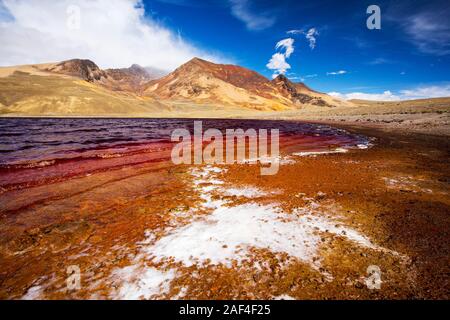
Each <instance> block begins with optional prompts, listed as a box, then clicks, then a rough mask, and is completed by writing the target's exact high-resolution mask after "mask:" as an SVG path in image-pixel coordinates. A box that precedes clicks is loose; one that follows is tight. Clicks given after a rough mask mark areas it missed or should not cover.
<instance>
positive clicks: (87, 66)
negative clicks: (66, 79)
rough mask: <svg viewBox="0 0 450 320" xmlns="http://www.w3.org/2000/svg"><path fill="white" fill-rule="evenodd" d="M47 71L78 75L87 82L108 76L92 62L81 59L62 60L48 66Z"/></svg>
mask: <svg viewBox="0 0 450 320" xmlns="http://www.w3.org/2000/svg"><path fill="white" fill-rule="evenodd" d="M47 71H50V72H56V73H62V74H66V75H70V76H75V77H79V78H81V79H83V80H86V81H88V82H94V81H100V80H101V79H102V78H107V77H108V75H107V73H106V72H105V71H103V70H101V69H100V68H99V67H98V66H97V65H96V64H95V63H94V62H92V61H91V60H82V59H73V60H68V61H63V62H61V63H58V64H57V65H55V66H52V67H50V68H48V69H47Z"/></svg>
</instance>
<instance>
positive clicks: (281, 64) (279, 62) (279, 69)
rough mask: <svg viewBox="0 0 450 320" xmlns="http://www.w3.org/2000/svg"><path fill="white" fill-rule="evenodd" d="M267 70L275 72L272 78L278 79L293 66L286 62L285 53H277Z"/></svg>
mask: <svg viewBox="0 0 450 320" xmlns="http://www.w3.org/2000/svg"><path fill="white" fill-rule="evenodd" d="M267 68H269V69H270V70H275V71H274V74H273V75H272V77H276V76H277V75H279V74H285V73H286V71H287V70H288V69H290V68H291V66H290V64H289V63H287V62H286V57H285V56H284V54H283V53H275V54H274V55H273V56H272V58H271V59H270V61H269V63H268V64H267Z"/></svg>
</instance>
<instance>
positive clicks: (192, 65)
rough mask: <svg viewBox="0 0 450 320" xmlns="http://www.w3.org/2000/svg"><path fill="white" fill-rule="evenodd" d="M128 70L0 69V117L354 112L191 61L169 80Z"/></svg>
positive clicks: (297, 89) (87, 66)
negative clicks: (337, 110)
mask: <svg viewBox="0 0 450 320" xmlns="http://www.w3.org/2000/svg"><path fill="white" fill-rule="evenodd" d="M163 74H164V73H163V72H162V71H160V70H157V69H149V68H144V67H141V66H139V65H136V64H134V65H132V66H131V67H129V68H121V69H106V70H102V69H101V68H100V67H99V66H97V65H96V64H95V63H94V62H93V61H91V60H83V59H73V60H67V61H62V62H58V63H47V64H36V65H25V66H15V67H1V68H0V114H2V115H9V116H15V115H16V116H17V115H19V116H20V115H33V116H67V115H71V116H95V115H99V116H102V115H113V116H135V115H136V116H146V115H149V116H150V115H156V114H158V115H159V116H180V115H183V116H192V115H193V114H195V113H197V112H199V113H200V114H205V113H206V114H207V115H209V114H211V115H214V114H215V115H218V114H221V115H224V116H229V115H237V114H245V115H246V116H247V115H251V114H252V112H255V111H295V110H300V109H304V108H307V109H311V110H319V109H325V108H326V109H329V108H331V107H340V106H353V104H352V103H351V102H345V101H341V100H338V99H335V98H332V97H330V96H328V95H326V94H323V93H320V92H317V91H314V90H311V89H310V88H308V87H307V86H306V85H304V84H302V83H294V82H291V81H290V80H289V79H287V78H286V77H285V76H282V75H280V76H278V77H276V78H275V79H273V80H269V79H267V78H265V77H264V76H262V75H260V74H258V73H257V72H255V71H252V70H249V69H246V68H243V67H240V66H236V65H225V64H215V63H212V62H208V61H205V60H201V59H198V58H194V59H192V60H191V61H189V62H187V63H185V64H183V65H182V66H180V67H179V68H177V69H176V70H175V71H173V72H172V73H169V74H167V75H164V76H162V77H161V78H158V79H155V77H156V76H159V75H163Z"/></svg>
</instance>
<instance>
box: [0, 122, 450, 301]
mask: <svg viewBox="0 0 450 320" xmlns="http://www.w3.org/2000/svg"><path fill="white" fill-rule="evenodd" d="M343 128H346V129H347V130H350V131H356V132H358V133H359V134H360V133H363V134H365V135H366V136H370V137H374V138H376V140H374V142H373V143H374V146H373V147H371V148H369V149H360V150H350V151H349V152H346V153H329V154H327V153H324V154H318V155H314V154H308V153H298V148H299V146H298V145H297V144H286V145H285V147H283V148H282V157H283V160H282V162H281V167H280V171H279V173H278V174H277V175H274V176H261V175H259V166H257V165H245V164H244V165H237V164H235V165H228V166H227V165H224V166H221V165H213V166H206V165H201V166H183V165H182V166H175V167H174V166H173V165H172V164H171V163H169V162H167V161H159V162H153V161H148V162H143V163H140V164H133V163H132V162H131V160H132V159H133V158H129V160H127V159H128V158H125V163H127V162H128V163H129V164H128V165H122V166H118V167H117V168H116V169H109V170H108V171H104V170H101V169H98V170H96V171H92V172H90V173H89V174H85V175H78V176H74V177H72V178H68V179H63V180H55V181H54V182H49V181H45V180H42V183H40V184H39V185H36V186H34V187H32V186H30V187H25V188H24V187H21V188H12V189H10V188H8V187H6V186H5V188H6V189H4V191H3V192H2V194H0V203H1V209H0V211H1V224H0V233H1V235H2V236H1V243H0V256H1V260H0V261H1V266H2V268H1V269H2V271H1V275H0V283H1V286H0V288H1V289H0V297H1V298H3V299H11V298H14V299H20V298H23V299H38V298H41V299H43V298H45V299H56V298H78V299H80V298H91V299H92V298H97V299H139V298H146V299H161V298H180V299H181V298H186V299H189V298H191V299H325V298H326V299H386V298H389V299H401V298H407V299H409V298H416V299H423V298H427V299H431V298H437V299H448V297H449V288H450V284H449V282H448V281H449V279H448V273H449V264H448V256H449V247H448V243H449V240H450V239H449V232H448V226H449V222H450V221H449V208H450V203H449V196H448V190H449V189H448V183H449V177H450V172H449V168H448V163H447V160H448V156H449V144H448V139H447V138H446V137H437V136H430V135H422V134H414V135H412V136H411V135H406V134H400V133H396V134H392V133H389V134H386V133H384V132H382V131H379V130H375V129H367V128H361V127H358V128H355V127H347V126H344V127H343ZM133 157H134V156H133ZM110 160H111V161H113V160H114V159H110ZM110 160H108V159H105V160H103V161H110ZM30 170H39V169H30ZM23 178H24V179H26V176H24V177H23ZM5 179H6V177H5ZM7 181H8V179H6V180H5V181H4V182H6V183H8V182H7ZM11 182H12V181H11V179H10V182H9V183H11ZM7 190H8V191H7ZM73 265H76V266H77V267H79V268H80V270H81V289H80V290H73V291H72V290H68V289H67V286H66V280H67V277H68V274H67V270H68V267H70V266H73ZM369 266H377V267H378V268H379V269H380V271H381V281H382V283H381V289H379V290H371V289H369V288H368V287H367V286H366V282H365V281H366V280H365V279H366V277H367V276H368V273H367V268H368V267H369Z"/></svg>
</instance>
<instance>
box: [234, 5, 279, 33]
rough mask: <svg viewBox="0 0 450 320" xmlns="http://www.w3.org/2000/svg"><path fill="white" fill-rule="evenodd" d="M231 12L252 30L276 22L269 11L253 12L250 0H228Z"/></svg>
mask: <svg viewBox="0 0 450 320" xmlns="http://www.w3.org/2000/svg"><path fill="white" fill-rule="evenodd" d="M229 1H230V4H231V13H232V14H233V16H235V17H236V18H237V19H239V20H241V21H242V22H244V23H245V25H246V27H247V29H249V30H253V31H259V30H264V29H267V28H270V27H271V26H273V25H274V23H275V22H276V17H275V16H274V15H273V14H272V13H269V12H258V13H256V12H254V11H253V10H252V8H251V4H252V3H251V1H250V0H229Z"/></svg>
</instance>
